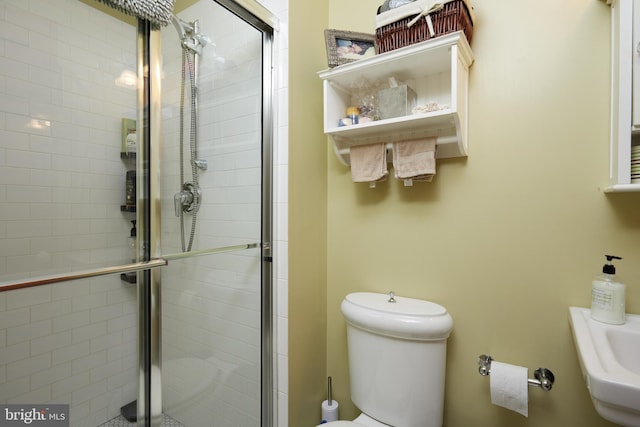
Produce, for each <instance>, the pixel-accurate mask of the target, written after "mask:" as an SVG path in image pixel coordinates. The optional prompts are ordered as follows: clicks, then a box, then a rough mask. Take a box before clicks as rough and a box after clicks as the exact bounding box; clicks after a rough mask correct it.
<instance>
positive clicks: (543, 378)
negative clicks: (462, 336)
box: [478, 354, 555, 391]
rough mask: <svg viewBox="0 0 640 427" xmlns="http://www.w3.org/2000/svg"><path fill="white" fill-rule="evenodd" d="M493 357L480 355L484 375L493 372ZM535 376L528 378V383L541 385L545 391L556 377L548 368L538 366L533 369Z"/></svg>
mask: <svg viewBox="0 0 640 427" xmlns="http://www.w3.org/2000/svg"><path fill="white" fill-rule="evenodd" d="M492 361H493V358H492V357H491V356H489V355H488V354H481V355H480V356H478V366H479V367H478V372H479V373H480V375H482V376H487V375H489V374H490V373H491V362H492ZM533 376H534V378H529V379H527V383H528V384H529V385H531V386H536V387H540V388H541V389H543V390H544V391H549V390H551V387H553V382H554V381H555V377H554V376H553V372H551V371H550V370H549V369H547V368H537V369H536V370H535V371H533Z"/></svg>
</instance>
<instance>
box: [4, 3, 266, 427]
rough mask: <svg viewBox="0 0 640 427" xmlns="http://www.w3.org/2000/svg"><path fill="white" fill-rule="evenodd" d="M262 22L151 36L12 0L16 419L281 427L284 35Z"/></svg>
mask: <svg viewBox="0 0 640 427" xmlns="http://www.w3.org/2000/svg"><path fill="white" fill-rule="evenodd" d="M52 3H55V4H52ZM255 10H258V9H255ZM255 10H253V11H251V12H250V11H248V10H247V9H246V8H244V7H241V6H240V5H239V4H238V3H236V2H234V1H232V0H185V1H181V0H178V1H177V2H176V5H175V9H174V16H173V19H172V24H171V25H168V26H166V27H163V28H162V29H161V30H151V27H150V24H149V23H148V22H147V21H142V20H140V21H138V20H136V19H135V18H132V17H130V16H127V15H124V14H121V13H119V12H118V11H114V10H111V9H109V8H108V7H104V5H102V3H100V2H97V1H95V0H60V1H56V2H50V1H49V0H26V1H25V0H20V1H17V0H16V1H14V0H0V27H2V28H3V29H5V30H6V31H3V32H0V406H2V407H6V408H13V409H16V408H18V407H21V408H22V409H23V410H25V411H26V410H29V409H31V408H32V407H33V408H40V407H42V406H43V405H44V406H46V405H49V406H51V405H61V407H62V408H63V409H64V410H65V411H66V417H67V419H68V421H69V425H71V426H77V427H85V426H86V427H97V426H105V427H106V426H110V425H128V424H126V423H127V422H131V425H135V424H136V423H137V425H146V426H161V425H171V426H185V427H187V426H194V427H199V426H203V425H216V426H221V427H224V426H236V425H242V426H246V427H251V426H256V427H257V426H270V425H272V423H273V418H274V417H273V413H274V402H273V398H272V394H273V390H274V384H273V373H272V371H273V365H274V363H273V360H272V359H273V355H272V354H273V351H274V349H273V347H272V342H273V326H272V320H271V319H272V318H273V315H274V314H273V309H272V276H273V268H272V259H273V258H272V240H273V238H272V222H273V221H272V216H273V215H272V208H271V206H272V205H273V201H272V163H273V159H272V154H271V150H272V134H273V129H272V128H271V123H272V121H273V120H272V104H273V99H272V98H273V95H272V85H273V82H272V80H273V76H272V68H273V64H272V51H273V46H272V45H273V25H272V23H271V22H269V19H264V18H265V17H263V16H259V15H260V14H256V13H255ZM16 410H19V409H16ZM0 418H1V415H0ZM125 419H128V421H126V420H125Z"/></svg>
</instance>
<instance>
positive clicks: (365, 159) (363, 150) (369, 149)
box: [349, 143, 389, 182]
mask: <svg viewBox="0 0 640 427" xmlns="http://www.w3.org/2000/svg"><path fill="white" fill-rule="evenodd" d="M349 156H350V157H351V179H352V180H353V182H376V181H381V180H385V179H386V178H387V175H388V174H389V172H388V170H387V147H386V144H385V143H380V144H370V145H355V146H353V147H351V148H350V149H349Z"/></svg>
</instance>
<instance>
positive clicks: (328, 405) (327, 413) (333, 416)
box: [322, 377, 339, 423]
mask: <svg viewBox="0 0 640 427" xmlns="http://www.w3.org/2000/svg"><path fill="white" fill-rule="evenodd" d="M331 393H332V390H331V377H329V378H328V380H327V400H325V401H323V402H322V423H328V422H331V421H338V417H339V415H338V402H337V401H336V400H333V398H332V396H331Z"/></svg>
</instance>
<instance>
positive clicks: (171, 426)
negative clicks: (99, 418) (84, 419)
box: [98, 414, 184, 427]
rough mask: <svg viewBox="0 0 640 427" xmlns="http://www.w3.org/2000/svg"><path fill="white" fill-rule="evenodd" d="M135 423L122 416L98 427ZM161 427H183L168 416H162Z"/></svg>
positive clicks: (126, 425)
mask: <svg viewBox="0 0 640 427" xmlns="http://www.w3.org/2000/svg"><path fill="white" fill-rule="evenodd" d="M135 425H136V423H132V422H129V421H127V419H126V418H125V417H123V416H122V415H118V416H117V417H115V418H113V419H111V420H109V421H107V422H106V423H104V424H100V425H99V426H98V427H130V426H135ZM162 427H184V426H183V425H182V423H181V422H179V421H176V420H174V419H173V418H171V417H170V416H168V415H165V414H162Z"/></svg>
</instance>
